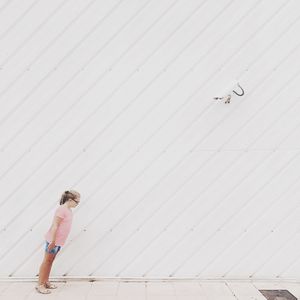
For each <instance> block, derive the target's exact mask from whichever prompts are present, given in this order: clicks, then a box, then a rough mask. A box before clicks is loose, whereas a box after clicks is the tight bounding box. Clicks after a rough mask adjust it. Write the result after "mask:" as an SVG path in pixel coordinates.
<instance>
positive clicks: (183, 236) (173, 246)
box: [146, 169, 255, 273]
mask: <svg viewBox="0 0 300 300" xmlns="http://www.w3.org/2000/svg"><path fill="white" fill-rule="evenodd" d="M254 170H255V169H254ZM250 174H251V173H250ZM246 178H247V177H246ZM236 188H237V186H236V187H234V189H236ZM234 189H233V190H234ZM231 193H232V191H230V192H229V193H228V194H227V195H226V196H225V197H224V198H223V199H225V198H227V197H228V196H229V195H230V194H231ZM222 202H223V201H221V202H220V203H219V204H221V203H222ZM219 204H218V205H217V206H216V207H214V209H213V210H211V212H210V213H212V211H214V210H215V209H216V208H217V207H218V206H219ZM210 213H209V214H210ZM209 214H208V215H209ZM208 215H207V216H208ZM207 216H206V217H207ZM206 217H205V218H206ZM202 221H203V220H202ZM200 223H201V222H200ZM198 225H199V224H197V226H198ZM194 227H195V226H194ZM185 237H186V234H184V235H182V237H181V239H183V238H185ZM181 239H178V241H179V242H181ZM177 244H178V242H176V243H175V244H173V245H172V247H170V250H169V251H171V250H172V249H174V248H175V246H177ZM147 246H149V245H147ZM169 251H167V252H165V254H164V255H163V256H162V257H161V258H160V259H159V260H158V261H157V262H156V264H158V263H159V262H160V261H161V260H162V259H163V258H164V257H165V256H167V254H168V253H169ZM154 266H155V264H154V265H153V266H152V268H153V267H154ZM152 268H150V269H149V270H148V271H147V272H149V271H151V270H152ZM147 272H146V273H147Z"/></svg>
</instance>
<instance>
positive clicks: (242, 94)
mask: <svg viewBox="0 0 300 300" xmlns="http://www.w3.org/2000/svg"><path fill="white" fill-rule="evenodd" d="M237 86H238V87H239V88H240V89H241V91H242V93H241V94H239V93H237V92H236V91H235V90H232V91H233V92H234V93H235V94H236V95H237V96H240V97H241V96H244V95H245V91H244V89H243V88H242V87H241V86H240V84H239V83H237Z"/></svg>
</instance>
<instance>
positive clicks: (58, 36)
mask: <svg viewBox="0 0 300 300" xmlns="http://www.w3.org/2000/svg"><path fill="white" fill-rule="evenodd" d="M96 1H97V0H91V1H90V2H89V3H88V4H87V5H86V6H85V7H84V8H83V9H82V10H81V11H80V13H79V14H77V15H76V17H74V18H73V19H72V20H71V22H69V23H68V24H67V25H66V26H65V27H64V28H63V29H62V30H61V31H60V32H59V34H58V35H56V36H55V37H54V38H53V39H52V40H51V41H50V42H49V43H48V44H47V45H46V46H45V47H44V48H43V49H42V50H41V51H40V52H39V53H38V54H37V55H36V56H35V58H34V59H33V60H32V61H31V62H30V63H29V65H28V66H27V67H26V68H25V69H24V70H23V71H22V72H21V73H20V74H18V75H17V76H16V77H15V78H14V79H13V80H12V81H11V82H10V83H9V84H8V85H7V86H6V88H4V89H3V90H2V91H0V96H3V95H5V94H6V93H7V92H8V91H9V90H10V89H11V87H12V86H13V85H14V84H15V83H16V82H18V80H19V79H20V78H22V77H23V76H24V75H25V74H26V73H27V70H28V69H30V68H31V67H32V66H33V65H34V63H35V62H36V61H37V60H38V59H40V58H41V57H42V56H43V54H45V53H46V52H48V51H49V50H50V49H51V47H52V46H53V45H54V44H55V42H56V41H57V40H58V39H59V38H60V37H61V36H62V35H63V34H64V33H65V32H66V31H67V30H68V29H69V28H70V27H71V26H72V25H73V23H75V22H76V21H77V20H78V19H79V18H80V17H81V16H83V15H84V14H85V13H86V12H87V11H88V10H89V8H90V6H91V5H93V4H94V3H95V2H96ZM0 68H1V65H0Z"/></svg>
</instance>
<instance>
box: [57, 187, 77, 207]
mask: <svg viewBox="0 0 300 300" xmlns="http://www.w3.org/2000/svg"><path fill="white" fill-rule="evenodd" d="M79 197H80V194H79V193H78V192H77V191H75V190H69V191H65V192H64V193H63V194H62V195H61V198H60V201H59V204H60V205H63V204H64V203H65V202H66V201H68V200H69V199H72V200H74V199H76V198H79Z"/></svg>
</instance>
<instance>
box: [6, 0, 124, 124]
mask: <svg viewBox="0 0 300 300" xmlns="http://www.w3.org/2000/svg"><path fill="white" fill-rule="evenodd" d="M123 1H124V0H120V1H119V2H118V3H117V4H116V5H114V6H113V7H112V8H111V9H110V10H109V11H108V13H106V14H105V15H104V17H101V18H100V19H99V20H98V22H97V23H96V24H95V25H94V26H93V27H92V29H91V30H89V32H88V33H87V34H86V35H85V36H84V37H83V38H81V39H80V41H79V42H77V43H76V45H75V46H74V47H72V49H71V50H69V51H68V52H67V53H66V54H65V55H64V56H63V57H62V58H61V59H60V60H59V62H58V63H57V64H55V66H54V67H53V68H52V69H51V70H50V71H48V72H47V73H46V75H44V76H42V78H41V79H40V80H39V81H38V83H37V84H36V85H35V86H34V87H33V88H32V89H31V90H30V92H29V93H27V95H26V96H25V97H24V98H22V99H21V100H20V101H19V102H18V103H16V104H15V105H14V106H13V108H12V109H11V110H9V112H8V113H7V114H6V115H5V116H4V117H3V118H2V119H1V120H0V126H1V125H2V124H3V123H4V122H6V121H7V119H9V117H10V116H11V115H12V114H13V113H15V112H16V111H18V110H19V109H20V108H21V107H22V106H23V105H24V104H25V103H27V101H28V99H30V96H31V95H32V94H33V93H34V92H35V91H36V90H37V89H38V88H39V87H40V86H41V85H42V83H43V82H44V81H45V80H47V79H48V78H49V77H51V75H52V74H53V73H55V70H56V69H57V68H58V67H60V65H61V64H62V63H63V62H64V61H65V59H66V58H67V57H68V56H69V55H71V54H72V53H73V52H74V51H75V50H76V49H77V48H78V47H79V46H80V45H81V44H82V43H83V42H84V41H85V40H86V39H87V38H88V37H89V36H90V35H91V34H93V33H94V31H95V30H96V29H97V28H98V26H100V25H101V24H102V23H103V22H105V20H106V19H107V18H108V17H109V16H110V15H111V14H112V13H114V11H115V10H116V9H117V8H118V7H119V6H120V5H121V3H122V2H123ZM27 69H28V68H26V71H27ZM24 72H25V71H24Z"/></svg>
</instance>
